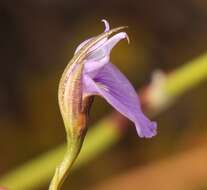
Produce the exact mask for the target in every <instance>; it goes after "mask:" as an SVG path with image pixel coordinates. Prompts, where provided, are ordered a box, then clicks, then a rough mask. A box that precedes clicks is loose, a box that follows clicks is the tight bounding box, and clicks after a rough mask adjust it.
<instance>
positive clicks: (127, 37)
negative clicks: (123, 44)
mask: <svg viewBox="0 0 207 190" xmlns="http://www.w3.org/2000/svg"><path fill="white" fill-rule="evenodd" d="M125 38H126V39H127V42H128V44H130V39H129V36H128V34H127V33H126V36H125Z"/></svg>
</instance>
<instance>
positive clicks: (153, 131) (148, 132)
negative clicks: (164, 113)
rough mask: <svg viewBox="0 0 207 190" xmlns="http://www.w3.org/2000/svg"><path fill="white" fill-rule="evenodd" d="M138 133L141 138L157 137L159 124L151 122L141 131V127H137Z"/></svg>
mask: <svg viewBox="0 0 207 190" xmlns="http://www.w3.org/2000/svg"><path fill="white" fill-rule="evenodd" d="M136 129H137V133H138V135H139V137H141V138H152V137H154V136H155V135H157V123H156V122H154V121H153V122H150V123H149V124H148V126H145V127H142V128H141V129H140V126H136Z"/></svg>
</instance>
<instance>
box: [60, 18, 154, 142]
mask: <svg viewBox="0 0 207 190" xmlns="http://www.w3.org/2000/svg"><path fill="white" fill-rule="evenodd" d="M103 22H104V24H105V31H104V33H103V34H100V35H99V36H100V37H101V38H99V36H96V37H93V38H90V39H88V40H86V41H84V42H82V43H81V44H80V45H79V46H78V47H77V49H76V51H75V54H74V58H73V59H72V63H71V65H70V67H69V66H68V68H66V70H65V72H64V73H65V75H66V76H67V78H70V77H71V75H73V74H74V73H75V72H76V70H78V68H80V66H78V61H77V60H78V59H79V60H81V62H82V65H83V66H82V67H81V68H80V69H79V70H81V71H80V72H81V84H80V85H79V87H80V88H81V91H80V90H79V91H78V92H79V93H76V94H77V95H80V92H81V94H82V99H81V100H82V102H83V101H84V100H86V99H87V98H89V97H91V96H94V95H99V96H101V97H103V98H104V99H105V100H106V101H107V102H108V103H109V104H110V105H111V106H113V107H114V108H115V109H116V110H117V111H119V112H120V113H121V114H123V115H124V116H125V117H127V118H128V119H130V120H131V121H132V122H134V124H135V126H136V130H137V133H138V135H139V136H140V137H147V138H149V137H152V136H154V135H156V123H155V122H151V121H150V120H149V119H148V118H147V117H146V116H145V115H144V114H143V112H142V110H141V107H140V102H139V99H138V97H137V94H136V91H135V90H134V88H133V86H132V85H131V84H130V82H129V81H128V79H127V78H126V77H125V76H124V75H123V74H122V73H121V72H120V71H119V70H118V69H117V68H116V67H115V66H114V65H113V64H111V62H110V53H111V50H112V48H113V47H114V46H115V45H116V44H117V43H118V42H119V41H120V40H122V39H125V38H126V39H127V40H128V42H129V38H128V36H127V34H126V33H125V32H119V33H117V34H115V35H113V36H112V37H110V38H109V34H107V33H110V34H112V33H114V32H115V31H117V30H119V29H122V28H118V29H113V30H110V27H109V24H108V22H107V21H106V20H103ZM105 34H107V35H105ZM104 35H105V36H104ZM83 52H84V53H83ZM74 62H75V63H74ZM79 65H80V64H79ZM80 72H79V73H80ZM65 81H66V80H65ZM65 93H66V92H65V91H64V92H63V93H62V94H63V95H62V98H63V99H67V97H66V95H64V94H65ZM74 100H75V99H73V101H74ZM76 102H77V100H76ZM62 107H64V106H62ZM63 109H66V108H63Z"/></svg>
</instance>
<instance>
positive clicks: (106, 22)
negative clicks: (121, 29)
mask: <svg viewBox="0 0 207 190" xmlns="http://www.w3.org/2000/svg"><path fill="white" fill-rule="evenodd" d="M101 21H102V22H103V23H104V25H105V30H104V32H108V31H109V30H110V25H109V22H108V21H107V20H105V19H102V20H101Z"/></svg>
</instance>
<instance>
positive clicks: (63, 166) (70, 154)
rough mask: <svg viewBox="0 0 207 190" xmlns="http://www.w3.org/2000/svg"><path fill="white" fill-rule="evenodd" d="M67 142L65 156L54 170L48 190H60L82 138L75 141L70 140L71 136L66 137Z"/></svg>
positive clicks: (77, 152)
mask: <svg viewBox="0 0 207 190" xmlns="http://www.w3.org/2000/svg"><path fill="white" fill-rule="evenodd" d="M67 142H68V143H67V150H66V153H65V156H64V158H63V161H62V162H61V163H60V165H59V166H58V167H57V168H56V170H55V174H54V176H53V178H52V181H51V183H50V187H49V190H60V188H61V186H62V184H63V182H64V180H65V178H66V177H67V175H68V174H69V172H70V169H71V167H72V165H73V163H74V161H75V160H76V158H77V156H78V154H79V152H80V147H81V145H82V140H79V141H77V140H76V139H75V140H72V139H71V138H68V141H67Z"/></svg>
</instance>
